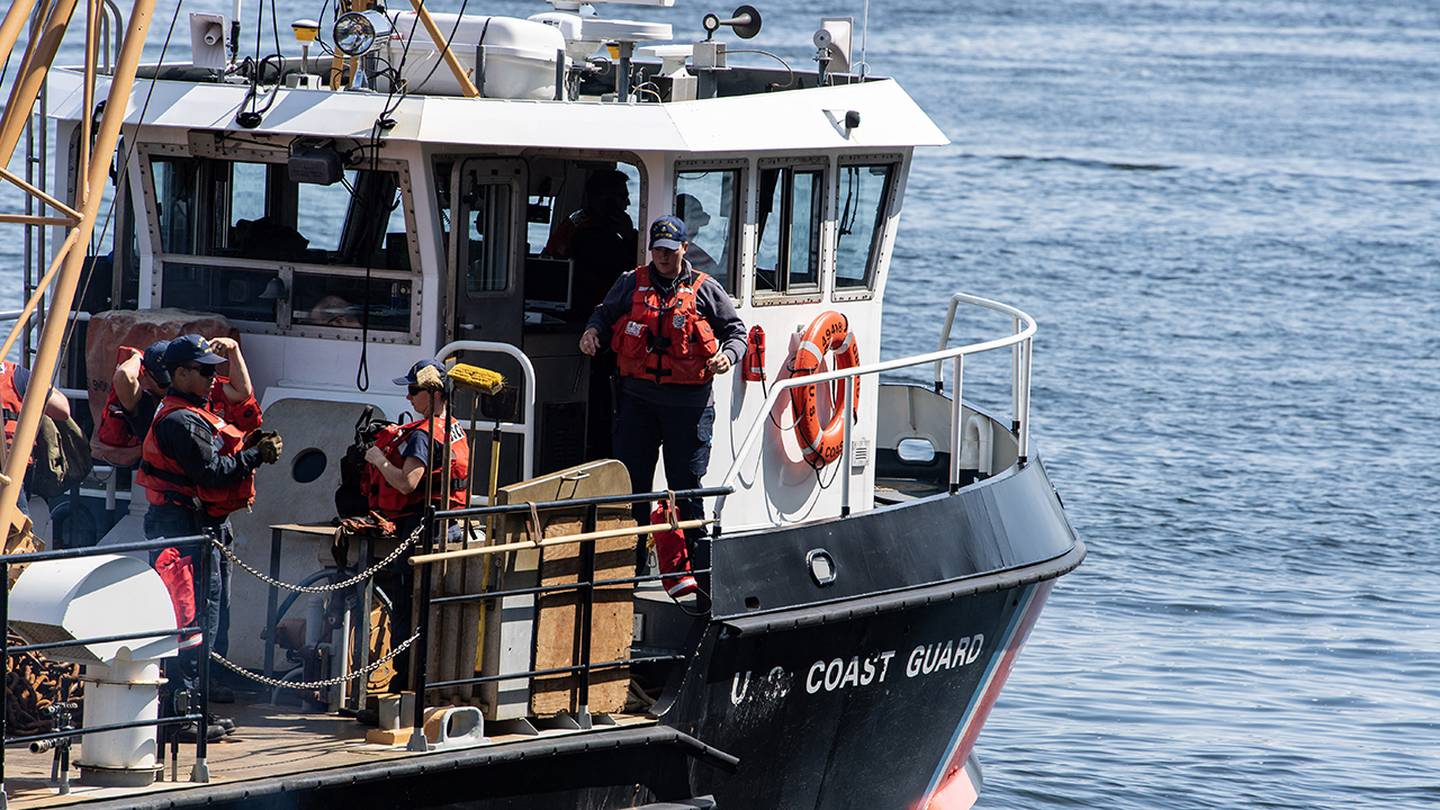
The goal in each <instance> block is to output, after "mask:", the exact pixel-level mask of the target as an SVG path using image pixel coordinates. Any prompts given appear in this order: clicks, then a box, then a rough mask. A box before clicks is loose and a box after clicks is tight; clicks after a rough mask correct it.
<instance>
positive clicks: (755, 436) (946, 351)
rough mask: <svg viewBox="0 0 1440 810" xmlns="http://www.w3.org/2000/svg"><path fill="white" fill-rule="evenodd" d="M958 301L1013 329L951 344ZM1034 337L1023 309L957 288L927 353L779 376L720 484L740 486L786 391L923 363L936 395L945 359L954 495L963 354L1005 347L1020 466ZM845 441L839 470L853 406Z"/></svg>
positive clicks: (848, 451)
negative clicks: (1001, 318)
mask: <svg viewBox="0 0 1440 810" xmlns="http://www.w3.org/2000/svg"><path fill="white" fill-rule="evenodd" d="M961 304H968V305H970V306H973V307H978V308H981V309H986V310H991V311H993V312H998V313H1001V314H1003V315H1009V316H1010V318H1011V324H1012V331H1011V333H1010V334H1008V335H1004V336H1002V337H998V338H993V339H991V340H984V341H980V342H978V343H967V344H965V345H963V346H950V345H948V344H949V342H950V330H951V328H952V327H953V326H954V323H955V313H956V310H957V309H958V308H959V307H960V305H961ZM1034 335H1035V319H1034V318H1032V317H1030V316H1029V315H1028V314H1026V313H1025V312H1023V311H1021V310H1019V309H1017V308H1015V307H1012V306H1010V305H1009V304H1002V303H1000V302H999V301H992V300H990V299H989V298H981V297H980V296H978V295H971V294H969V293H960V292H957V293H955V294H954V295H952V296H950V303H949V308H948V310H947V312H946V315H945V326H944V330H943V331H942V332H941V334H940V347H939V349H937V350H936V351H933V352H928V353H926V354H917V355H912V356H910V357H899V358H895V359H893V360H883V361H880V362H878V363H870V364H868V365H861V366H854V367H852V368H842V369H834V370H832V371H826V372H822V373H819V374H809V375H806V376H803V377H790V378H787V379H784V380H779V381H777V382H776V383H775V385H774V387H772V388H771V389H770V394H769V396H767V397H766V398H765V404H764V407H762V408H761V409H760V411H759V413H758V415H757V416H756V418H755V419H754V420H753V421H752V422H751V424H750V427H749V429H748V430H747V431H746V432H745V440H744V441H743V442H741V444H740V449H739V450H738V451H737V452H736V453H735V458H734V460H732V461H731V462H730V467H729V469H727V470H726V471H725V476H724V477H723V478H721V479H720V485H721V486H722V487H725V488H728V489H734V488H737V486H738V485H739V484H740V473H741V471H742V469H743V468H744V466H745V462H746V460H747V459H748V458H749V455H750V451H751V450H752V449H753V448H754V447H755V444H756V442H757V441H758V440H759V439H760V436H761V435H763V432H764V428H765V425H766V424H768V423H769V422H770V418H769V415H770V413H771V412H772V411H773V410H774V408H775V406H776V404H777V403H779V401H780V398H781V397H782V396H785V395H786V394H787V393H789V392H790V391H792V390H794V389H796V388H800V387H802V386H810V385H819V384H821V383H828V382H833V381H837V380H844V381H846V382H847V383H848V382H849V381H850V380H858V379H859V378H861V377H868V376H873V375H877V374H881V373H883V372H887V371H895V370H897V369H903V368H910V367H912V366H923V365H927V364H934V367H935V378H934V390H935V392H936V393H937V394H941V393H944V391H945V363H946V361H947V360H948V361H949V363H950V367H951V392H950V397H951V399H950V445H949V450H950V469H949V485H950V492H952V493H954V492H956V491H958V490H959V489H960V486H961V469H960V464H961V452H960V451H961V449H962V444H963V443H964V440H965V430H964V427H965V424H964V406H963V404H962V402H961V394H962V391H963V385H964V377H965V358H966V357H969V356H971V355H975V354H981V353H983V352H990V351H996V350H999V349H1004V348H1007V347H1009V348H1010V350H1011V364H1010V387H1011V404H1012V407H1013V414H1014V415H1013V417H1012V420H1013V421H1012V422H1011V431H1012V433H1013V434H1014V435H1015V440H1016V444H1017V446H1018V453H1017V457H1018V463H1020V464H1024V463H1025V461H1026V459H1027V458H1028V455H1029V447H1030V357H1031V344H1032V341H1033V338H1034ZM841 419H842V424H843V426H844V429H843V437H844V444H843V450H842V451H841V455H840V458H839V459H837V463H839V464H841V465H843V466H841V468H840V469H841V470H848V469H850V464H851V460H852V457H853V454H854V446H853V445H854V441H853V438H852V434H853V433H854V421H855V418H854V410H853V409H851V408H845V409H844V413H843V415H842V417H841ZM850 479H851V476H849V475H841V476H840V493H841V494H840V504H841V505H840V514H841V515H842V516H846V515H849V514H850V511H851V488H852V485H851V481H850ZM725 500H726V499H725V497H724V496H721V497H719V498H717V499H716V501H715V512H714V515H715V519H716V520H717V521H718V520H719V519H720V517H721V513H722V510H723V509H724V508H725Z"/></svg>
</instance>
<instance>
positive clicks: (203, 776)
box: [190, 532, 220, 783]
mask: <svg viewBox="0 0 1440 810" xmlns="http://www.w3.org/2000/svg"><path fill="white" fill-rule="evenodd" d="M215 536H218V532H217V533H216V535H212V539H213V537H215ZM199 551H200V582H201V587H202V588H203V589H204V590H202V591H201V593H200V594H199V595H200V596H202V597H203V602H201V600H196V601H197V602H201V604H203V605H204V612H203V613H200V615H201V616H202V617H203V623H202V624H201V625H200V626H201V628H203V629H202V630H201V631H200V698H199V700H200V707H199V712H198V713H199V715H200V719H199V720H196V721H195V767H194V768H192V769H191V770H190V781H191V782H201V783H204V782H209V781H210V766H209V765H208V764H206V762H205V758H206V753H207V752H208V749H209V745H210V739H209V737H210V735H209V733H208V732H209V731H210V645H211V644H213V643H215V639H214V638H212V637H211V633H210V623H211V621H210V620H211V612H212V611H213V610H215V609H216V608H218V607H219V606H218V605H213V606H212V605H211V604H210V565H211V560H212V557H213V556H214V547H213V546H212V545H211V544H210V542H209V541H206V542H204V543H201V544H200V549H199ZM215 576H216V577H217V578H218V577H219V576H220V572H219V571H218V570H217V571H216V572H215ZM217 626H218V623H217Z"/></svg>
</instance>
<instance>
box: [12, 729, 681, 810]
mask: <svg viewBox="0 0 1440 810" xmlns="http://www.w3.org/2000/svg"><path fill="white" fill-rule="evenodd" d="M234 709H235V712H234V717H235V721H236V722H237V723H238V724H239V725H240V727H239V728H238V729H236V731H235V733H234V734H232V735H230V736H228V737H226V738H224V739H223V740H222V741H221V742H217V743H211V744H210V750H209V753H208V764H209V766H210V784H212V785H215V784H226V783H229V784H234V783H237V782H244V781H249V780H258V779H266V778H271V777H277V776H290V775H295V774H303V773H312V772H315V771H323V770H327V769H331V768H343V767H348V766H356V765H365V764H367V763H378V762H382V761H386V760H394V759H401V758H405V757H416V756H421V757H423V756H427V755H426V754H412V753H410V752H408V751H406V750H405V748H404V746H403V745H402V746H396V747H389V746H380V745H371V744H367V743H366V742H365V731H366V727H365V726H362V725H361V724H359V723H357V722H355V721H354V720H353V719H351V718H347V717H338V716H335V715H328V714H300V713H296V712H294V711H293V710H291V709H287V708H284V707H280V708H276V707H267V706H248V707H247V706H239V705H236V706H235V707H234ZM612 719H613V720H614V721H615V722H616V723H617V724H618V725H619V726H621V727H635V726H646V725H653V724H654V722H655V721H654V719H653V718H650V717H647V716H643V715H613V716H612ZM607 728H611V729H613V728H615V726H599V725H597V726H596V727H595V728H594V729H592V730H591V731H587V732H580V731H570V730H564V729H553V730H545V731H541V732H540V738H548V737H556V736H567V735H574V734H595V733H603V732H604V730H605V729H607ZM535 739H537V737H535V736H534V735H524V734H506V735H492V736H491V738H490V741H489V742H488V743H485V744H484V745H485V746H501V745H505V744H506V743H513V742H521V741H526V740H535ZM482 747H483V746H482ZM79 750H80V749H78V748H77V749H72V751H71V761H72V767H71V770H70V779H71V782H70V785H71V786H70V791H71V792H70V794H69V795H67V796H60V795H58V794H57V792H56V786H55V785H53V784H51V782H50V763H51V756H52V755H51V753H49V752H47V753H43V754H32V753H30V752H29V751H28V750H26V749H18V748H16V749H7V750H6V751H5V777H6V779H5V789H6V792H7V793H8V794H9V798H10V807H12V808H38V807H60V806H65V805H75V804H83V803H86V802H90V801H103V800H114V799H123V798H124V797H127V796H137V795H142V794H154V793H158V792H162V791H176V790H187V789H191V788H195V787H199V785H194V784H192V783H191V782H190V781H189V779H190V769H191V766H192V765H193V764H194V761H195V746H194V745H193V744H192V745H181V746H180V758H179V779H180V781H178V782H171V781H169V780H170V773H171V770H170V763H168V762H167V763H166V766H165V776H164V780H165V781H161V782H156V783H155V784H153V785H151V786H149V787H145V788H97V787H89V786H86V785H82V784H80V783H79V781H78V780H79V769H78V768H75V767H74V766H73V763H74V760H75V759H77V758H79ZM448 750H454V749H448ZM436 753H439V752H436Z"/></svg>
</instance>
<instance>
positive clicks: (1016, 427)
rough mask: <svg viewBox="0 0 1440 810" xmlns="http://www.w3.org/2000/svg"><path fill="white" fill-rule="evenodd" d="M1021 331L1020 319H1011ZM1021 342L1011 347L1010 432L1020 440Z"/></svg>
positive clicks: (1016, 330) (1017, 329) (1016, 329)
mask: <svg viewBox="0 0 1440 810" xmlns="http://www.w3.org/2000/svg"><path fill="white" fill-rule="evenodd" d="M1011 320H1012V321H1014V324H1015V333H1017V334H1018V333H1020V319H1011ZM1020 352H1021V349H1020V343H1017V344H1014V346H1011V347H1009V414H1011V418H1009V432H1011V434H1014V435H1015V440H1017V441H1020Z"/></svg>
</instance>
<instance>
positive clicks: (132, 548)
mask: <svg viewBox="0 0 1440 810" xmlns="http://www.w3.org/2000/svg"><path fill="white" fill-rule="evenodd" d="M213 545H214V542H213V539H212V538H211V537H210V536H209V535H206V534H197V535H188V536H185V537H175V538H156V539H154V540H145V541H142V542H136V543H116V544H113V545H108V546H88V547H84V548H66V549H52V550H49V551H34V552H27V553H23V554H0V580H3V581H4V582H6V583H7V585H6V588H5V595H4V598H3V599H0V627H6V628H8V627H9V624H10V587H9V585H8V583H9V581H10V569H11V566H17V565H24V566H28V565H44V564H46V563H49V562H55V561H58V560H75V559H81V558H84V557H98V556H106V555H117V554H130V553H134V552H154V551H160V550H162V549H166V548H175V549H198V552H199V557H200V560H199V561H200V570H201V571H202V572H208V571H209V570H210V567H211V566H212V565H214V564H215V563H214V562H213V560H214V549H213ZM56 597H57V598H60V595H59V594H57V595H56ZM209 608H210V605H209V603H208V600H198V604H197V605H196V609H197V614H196V616H195V623H194V624H193V625H191V626H188V627H173V628H157V629H149V630H141V631H133V632H127V633H116V634H108V635H104V636H88V637H85V638H72V639H64V640H59V641H45V642H40V643H36V644H17V645H13V646H12V645H11V644H10V639H9V633H8V632H6V633H0V661H5V662H7V666H8V661H9V656H10V655H11V654H14V653H24V652H44V651H45V650H53V649H59V648H70V647H78V646H84V645H89V644H111V643H116V642H122V641H140V640H153V639H157V638H168V637H170V636H186V635H190V634H198V635H199V636H200V650H199V658H200V660H201V661H208V660H209V659H210V644H211V641H212V639H211V638H210V636H209V634H208V633H205V632H204V629H205V626H206V625H207V624H208V623H209V622H208V621H207V619H208V615H207V613H206V611H208V610H209ZM209 670H210V668H209V667H208V666H201V667H200V668H199V678H198V683H197V687H198V694H197V695H195V700H194V702H193V703H192V705H195V706H207V705H209V698H210V673H209ZM58 697H59V696H58V695H57V698H58ZM205 719H206V718H205V715H204V714H203V713H201V712H189V713H186V714H180V715H172V716H161V717H159V718H155V719H144V720H132V721H127V722H120V723H105V724H102V725H93V726H84V727H82V728H62V729H54V730H52V731H48V732H44V733H40V734H26V735H22V736H16V737H12V736H10V735H9V733H8V731H9V728H10V724H11V722H12V720H13V718H11V717H10V701H8V700H7V701H5V705H4V706H3V707H0V806H3V803H4V799H5V795H6V794H5V748H6V747H8V746H11V745H26V744H28V745H29V746H30V748H31V751H34V752H39V751H46V750H51V749H53V748H57V747H63V746H66V745H68V744H69V743H70V742H73V741H77V740H80V739H81V738H83V737H85V736H87V735H91V734H100V733H104V732H110V731H123V730H125V729H131V728H143V727H148V726H157V727H163V726H179V725H184V724H187V723H196V724H197V725H200V727H201V728H203V727H204V726H203V722H204V721H205ZM156 750H157V753H158V754H159V755H160V756H161V757H163V755H164V746H163V745H157V747H156ZM57 753H63V752H60V751H57ZM65 756H68V754H65ZM206 757H207V740H206V735H205V734H204V733H203V732H201V733H197V734H196V735H195V765H194V768H193V769H192V770H191V773H190V781H192V782H208V781H210V778H209V771H208V769H207V766H206ZM59 762H60V763H62V764H67V765H68V762H67V761H66V759H61V760H59ZM57 772H59V769H58V768H57ZM59 779H60V782H59V783H58V785H59V787H60V789H61V792H65V791H66V790H67V789H68V781H66V780H68V777H67V776H65V775H64V774H63V773H61V776H60V777H59Z"/></svg>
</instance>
